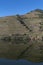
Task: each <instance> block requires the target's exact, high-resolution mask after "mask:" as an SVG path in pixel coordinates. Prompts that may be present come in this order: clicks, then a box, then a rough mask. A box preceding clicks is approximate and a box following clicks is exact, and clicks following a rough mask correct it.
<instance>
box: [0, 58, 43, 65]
mask: <svg viewBox="0 0 43 65" xmlns="http://www.w3.org/2000/svg"><path fill="white" fill-rule="evenodd" d="M0 65H43V62H40V63H35V62H30V61H27V60H23V59H22V60H8V59H2V58H1V59H0Z"/></svg>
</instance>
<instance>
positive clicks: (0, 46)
mask: <svg viewBox="0 0 43 65" xmlns="http://www.w3.org/2000/svg"><path fill="white" fill-rule="evenodd" d="M0 57H4V58H11V59H27V60H31V61H34V62H43V10H40V9H36V10H33V11H31V12H29V13H26V14H25V15H18V14H17V15H16V16H6V17H1V18H0Z"/></svg>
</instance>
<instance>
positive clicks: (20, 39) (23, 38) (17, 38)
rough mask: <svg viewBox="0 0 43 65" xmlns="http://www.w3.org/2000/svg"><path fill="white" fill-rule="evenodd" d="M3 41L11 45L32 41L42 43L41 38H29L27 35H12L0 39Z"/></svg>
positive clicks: (42, 39) (42, 38)
mask: <svg viewBox="0 0 43 65" xmlns="http://www.w3.org/2000/svg"><path fill="white" fill-rule="evenodd" d="M1 40H3V41H7V42H12V43H16V44H18V43H24V44H26V43H29V42H34V41H43V36H42V37H41V38H40V37H39V36H36V37H30V36H29V35H28V34H12V35H11V36H4V37H2V38H1Z"/></svg>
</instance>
